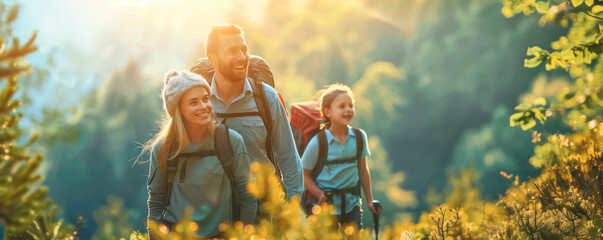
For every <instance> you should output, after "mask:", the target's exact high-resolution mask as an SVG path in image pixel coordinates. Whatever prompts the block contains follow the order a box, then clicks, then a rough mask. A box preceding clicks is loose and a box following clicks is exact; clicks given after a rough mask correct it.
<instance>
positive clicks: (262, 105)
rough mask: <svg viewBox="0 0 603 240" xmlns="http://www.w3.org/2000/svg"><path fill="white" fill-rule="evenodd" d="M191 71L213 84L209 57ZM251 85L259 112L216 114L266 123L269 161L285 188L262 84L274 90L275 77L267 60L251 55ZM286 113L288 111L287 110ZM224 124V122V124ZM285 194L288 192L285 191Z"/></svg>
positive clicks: (200, 60) (212, 69) (213, 71)
mask: <svg viewBox="0 0 603 240" xmlns="http://www.w3.org/2000/svg"><path fill="white" fill-rule="evenodd" d="M191 71H192V72H194V73H197V74H199V75H201V76H202V77H203V78H205V80H207V83H209V85H211V84H212V80H213V76H214V73H215V70H214V67H213V66H212V65H211V62H210V61H209V59H208V58H207V57H203V58H199V59H198V60H197V62H196V63H195V65H194V66H193V67H192V68H191ZM248 73H249V75H248V76H249V78H248V79H249V83H250V85H251V88H252V89H253V99H254V100H255V104H256V105H257V108H258V112H243V113H215V114H216V116H217V117H223V118H224V120H226V118H232V117H246V116H258V115H259V116H260V117H261V118H262V121H263V122H264V127H266V132H267V134H266V155H267V157H268V160H270V162H271V163H272V165H273V166H274V169H275V170H276V173H275V174H276V176H277V177H278V178H279V181H280V182H281V186H283V187H284V186H285V185H284V184H283V182H282V178H283V177H282V175H281V170H280V168H279V166H278V162H277V161H276V159H275V157H274V151H273V149H272V134H271V133H272V115H270V107H269V106H268V100H266V92H264V85H263V84H262V83H266V84H268V85H270V86H271V87H273V88H274V77H273V76H272V72H271V71H270V67H269V66H268V63H267V62H266V60H264V59H263V58H262V57H260V56H256V55H251V56H249V69H248ZM278 95H279V99H280V101H281V103H283V106H285V104H284V102H283V98H282V96H281V95H280V93H279V94H278ZM285 112H286V109H285ZM223 123H224V122H223ZM283 190H284V192H285V194H286V193H287V191H286V190H285V189H283Z"/></svg>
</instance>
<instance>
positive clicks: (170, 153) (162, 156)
mask: <svg viewBox="0 0 603 240" xmlns="http://www.w3.org/2000/svg"><path fill="white" fill-rule="evenodd" d="M200 87H203V88H204V89H205V90H206V91H207V93H208V94H209V93H210V90H209V88H208V87H206V86H200ZM191 89H192V88H191ZM187 91H190V89H189V90H187ZM174 113H175V114H174V117H173V118H172V117H170V115H169V114H167V112H166V113H164V114H162V120H161V123H160V126H161V127H160V129H159V132H158V133H157V134H155V136H153V138H151V139H150V140H149V141H147V142H146V143H144V144H143V145H142V151H141V152H140V154H139V155H138V158H140V157H141V156H142V155H143V154H144V153H147V152H149V153H151V154H153V153H152V151H153V146H155V145H156V144H160V145H159V151H158V156H157V157H158V158H159V171H161V172H163V173H164V172H165V171H166V169H167V168H166V163H167V160H171V159H173V158H175V157H176V156H178V154H180V152H182V149H184V147H186V145H188V143H189V138H188V134H187V132H186V127H185V126H184V121H183V120H182V114H180V104H178V105H176V110H175V112H174ZM217 125H218V122H217V119H216V116H215V115H214V113H213V112H211V113H210V123H209V124H208V125H207V130H208V133H209V134H208V135H207V136H206V138H208V137H213V135H214V131H215V129H216V127H217ZM145 162H146V161H145Z"/></svg>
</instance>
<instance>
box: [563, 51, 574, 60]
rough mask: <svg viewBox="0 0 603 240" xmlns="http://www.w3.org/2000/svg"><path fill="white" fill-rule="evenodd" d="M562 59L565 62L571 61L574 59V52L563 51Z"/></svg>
mask: <svg viewBox="0 0 603 240" xmlns="http://www.w3.org/2000/svg"><path fill="white" fill-rule="evenodd" d="M561 58H562V59H563V60H570V59H572V58H574V52H573V51H572V50H571V49H568V50H563V51H561Z"/></svg>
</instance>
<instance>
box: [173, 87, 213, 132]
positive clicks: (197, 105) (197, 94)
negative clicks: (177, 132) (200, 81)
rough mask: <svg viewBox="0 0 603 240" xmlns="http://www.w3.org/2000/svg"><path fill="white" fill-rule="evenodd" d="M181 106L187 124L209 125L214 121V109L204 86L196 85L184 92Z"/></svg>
mask: <svg viewBox="0 0 603 240" xmlns="http://www.w3.org/2000/svg"><path fill="white" fill-rule="evenodd" d="M179 107H180V114H181V115H182V120H183V121H184V124H185V125H207V124H210V123H211V121H212V119H211V114H212V110H213V109H212V105H211V102H210V101H209V92H207V90H206V89H205V88H204V87H194V88H191V89H190V90H188V91H187V92H186V93H184V95H183V96H182V98H181V99H180V103H179Z"/></svg>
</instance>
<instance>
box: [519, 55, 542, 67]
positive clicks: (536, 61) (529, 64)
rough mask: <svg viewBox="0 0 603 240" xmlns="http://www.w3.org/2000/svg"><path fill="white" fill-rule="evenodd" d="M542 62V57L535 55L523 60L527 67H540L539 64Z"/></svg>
mask: <svg viewBox="0 0 603 240" xmlns="http://www.w3.org/2000/svg"><path fill="white" fill-rule="evenodd" d="M540 63H542V58H540V57H534V58H530V59H524V60H523V66H524V67H526V68H535V67H538V65H540Z"/></svg>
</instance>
